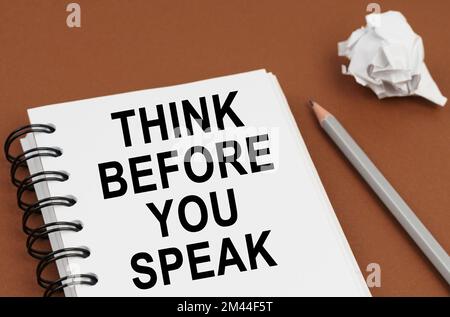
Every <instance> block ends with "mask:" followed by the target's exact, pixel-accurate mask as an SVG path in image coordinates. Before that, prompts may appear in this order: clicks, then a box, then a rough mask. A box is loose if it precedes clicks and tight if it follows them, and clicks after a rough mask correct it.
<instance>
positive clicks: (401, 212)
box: [310, 101, 450, 285]
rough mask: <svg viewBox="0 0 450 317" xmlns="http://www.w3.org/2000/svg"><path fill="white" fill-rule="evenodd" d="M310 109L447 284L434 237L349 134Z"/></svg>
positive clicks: (443, 255)
mask: <svg viewBox="0 0 450 317" xmlns="http://www.w3.org/2000/svg"><path fill="white" fill-rule="evenodd" d="M310 104H311V107H312V109H313V110H314V113H315V115H316V117H317V120H318V121H319V123H320V125H321V126H322V128H323V129H324V130H325V132H326V133H327V134H328V136H329V137H330V138H331V139H332V140H333V141H334V143H335V144H336V145H337V147H338V148H339V149H340V150H341V151H342V153H344V155H345V156H346V157H347V159H348V160H349V161H350V163H351V164H352V165H353V167H355V168H356V170H357V171H358V172H359V174H360V175H361V176H362V177H363V178H364V180H365V181H366V182H367V183H368V184H369V186H370V187H371V188H372V189H373V191H374V192H375V193H376V194H377V196H378V197H379V198H380V200H381V201H382V202H383V203H384V205H385V206H386V207H387V208H388V209H389V211H390V212H391V213H392V215H393V216H394V217H395V218H396V219H397V221H398V222H399V223H400V224H401V226H402V227H403V228H404V229H405V230H406V232H407V233H408V234H409V236H410V237H411V238H412V239H413V240H414V242H415V243H416V244H417V246H418V247H419V248H420V249H421V250H422V252H423V253H424V254H425V255H426V256H427V258H428V259H429V260H430V261H431V263H432V264H433V265H434V267H435V268H436V269H437V270H438V271H439V273H440V274H441V275H442V276H443V277H444V279H445V280H446V281H447V284H449V285H450V258H449V256H448V254H447V252H446V251H445V250H444V249H443V248H442V246H441V245H440V244H439V243H438V242H437V241H436V239H435V238H434V237H433V235H432V234H431V233H430V231H428V229H427V228H426V227H425V226H424V225H423V223H422V222H421V221H420V220H419V218H417V216H416V215H415V214H414V212H413V211H412V210H411V208H410V207H409V206H408V205H407V204H406V202H405V201H404V200H403V199H402V198H401V197H400V195H399V194H398V193H397V191H396V190H395V189H394V187H392V185H391V184H390V183H389V182H388V181H387V180H386V178H385V177H384V176H383V174H381V172H380V171H379V170H378V168H377V167H376V166H375V165H374V164H373V163H372V161H371V160H370V159H369V158H368V157H367V155H366V154H365V153H364V151H363V150H362V149H361V148H360V147H359V146H358V144H357V143H356V142H355V141H354V140H353V138H352V137H351V136H350V134H348V132H347V131H346V130H345V129H344V127H343V126H342V125H341V124H340V123H339V121H338V120H337V119H336V118H335V117H334V116H333V115H332V114H331V113H329V112H328V111H327V110H325V109H324V108H323V107H321V106H320V105H319V104H318V103H316V102H314V101H310Z"/></svg>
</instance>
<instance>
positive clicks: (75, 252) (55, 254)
mask: <svg viewBox="0 0 450 317" xmlns="http://www.w3.org/2000/svg"><path fill="white" fill-rule="evenodd" d="M55 130H56V128H55V127H53V126H51V125H48V124H30V125H26V126H23V127H21V128H19V129H17V130H14V131H13V132H12V133H11V134H10V135H9V136H8V137H7V138H6V141H5V144H4V148H3V150H4V153H5V156H6V159H7V160H8V161H9V162H10V163H11V170H10V177H11V182H12V183H13V184H14V185H15V186H16V187H17V204H18V206H19V208H20V209H21V210H23V216H22V230H23V232H25V234H27V235H28V238H27V240H26V248H27V252H28V254H30V255H31V256H32V257H34V258H36V259H38V260H39V263H38V265H37V268H36V277H37V282H38V284H39V285H40V286H41V287H43V288H44V289H45V291H44V296H45V297H49V296H52V295H53V294H55V293H57V292H60V291H62V290H64V288H66V287H69V286H74V285H91V286H92V285H95V284H97V282H98V279H97V277H96V276H95V275H94V274H91V273H88V274H71V275H68V276H63V277H61V278H59V279H57V280H53V281H52V280H49V279H48V278H45V277H44V272H45V271H46V268H47V267H48V266H49V265H51V264H52V263H55V262H56V261H58V260H61V259H64V258H73V257H78V258H87V257H88V256H89V255H90V251H89V250H88V249H87V248H85V247H67V248H62V249H59V250H56V251H52V250H42V249H40V248H38V247H37V246H36V242H37V241H39V240H47V239H48V237H49V235H50V234H52V233H56V232H63V231H72V232H78V231H80V230H82V229H83V225H82V224H81V223H79V222H75V221H73V222H71V221H55V222H50V223H46V224H44V225H41V226H39V227H36V228H33V227H30V225H29V224H28V222H29V219H30V217H32V216H33V215H37V214H41V213H42V212H41V211H42V209H44V208H46V207H51V206H64V207H71V206H73V205H74V204H75V203H76V199H75V198H73V197H70V196H52V197H47V198H43V199H39V200H38V201H36V202H29V201H25V200H24V198H23V195H24V193H25V192H30V191H34V186H35V185H36V184H38V183H41V182H53V181H56V182H65V181H67V180H68V179H69V175H68V174H67V173H66V172H62V171H43V172H38V173H34V174H31V175H29V176H27V177H25V178H23V179H19V178H18V177H17V172H18V170H19V169H20V168H24V167H26V166H27V165H26V163H27V161H28V160H30V159H32V158H36V157H44V156H45V157H55V158H56V157H59V156H61V155H62V151H61V150H60V149H59V148H56V147H36V148H33V149H30V150H27V151H25V152H23V153H19V154H16V155H13V154H11V152H10V149H11V145H12V144H13V143H14V141H16V140H18V139H19V138H21V137H23V136H25V135H27V134H29V133H47V134H51V133H53V132H55Z"/></svg>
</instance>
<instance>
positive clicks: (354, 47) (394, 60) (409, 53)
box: [338, 11, 447, 106]
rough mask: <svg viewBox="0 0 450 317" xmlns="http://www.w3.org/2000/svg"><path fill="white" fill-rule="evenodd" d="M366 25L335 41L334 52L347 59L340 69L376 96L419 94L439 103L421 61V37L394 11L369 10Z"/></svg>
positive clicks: (440, 97) (439, 97)
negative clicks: (348, 61) (347, 63)
mask: <svg viewBox="0 0 450 317" xmlns="http://www.w3.org/2000/svg"><path fill="white" fill-rule="evenodd" d="M366 22H367V25H366V26H365V27H362V28H360V29H358V30H356V31H354V32H353V33H352V34H351V36H350V37H349V38H348V40H347V41H343V42H340V43H338V55H339V56H346V57H348V59H350V64H349V65H348V67H346V66H345V65H342V73H343V74H345V75H351V76H354V78H355V80H356V82H358V83H359V84H361V85H363V86H366V87H369V88H370V89H372V90H373V92H375V94H376V95H377V96H378V98H380V99H381V98H386V97H394V96H395V97H401V96H411V95H417V96H422V97H424V98H426V99H428V100H430V101H432V102H434V103H436V104H438V105H440V106H444V105H445V103H446V102H447V98H446V97H444V96H443V95H442V94H441V92H440V91H439V88H438V87H437V85H436V83H435V82H434V80H433V78H432V77H431V75H430V72H429V71H428V69H427V66H426V65H425V62H424V47H423V42H422V38H421V37H420V36H419V35H417V34H416V33H414V31H413V29H412V28H411V26H410V25H409V24H408V22H407V21H406V18H405V17H404V16H403V15H402V14H401V13H400V12H396V11H388V12H384V13H372V14H369V15H367V16H366Z"/></svg>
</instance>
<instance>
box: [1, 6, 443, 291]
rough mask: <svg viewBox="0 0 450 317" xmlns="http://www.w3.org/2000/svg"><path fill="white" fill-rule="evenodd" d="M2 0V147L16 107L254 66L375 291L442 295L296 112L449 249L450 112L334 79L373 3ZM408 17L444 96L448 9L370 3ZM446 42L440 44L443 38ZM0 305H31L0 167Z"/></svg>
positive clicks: (22, 109) (11, 197)
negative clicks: (290, 119) (284, 107)
mask: <svg viewBox="0 0 450 317" xmlns="http://www.w3.org/2000/svg"><path fill="white" fill-rule="evenodd" d="M69 2H70V1H49V0H47V1H33V2H31V1H17V0H16V1H14V2H13V1H6V0H1V1H0V43H1V44H0V45H1V49H0V107H1V114H0V138H1V139H2V140H3V139H4V138H5V137H6V135H7V133H8V132H9V131H11V130H12V129H14V128H15V127H17V126H20V125H23V124H25V123H27V117H26V109H27V108H28V107H30V106H38V105H45V104H51V103H56V102H62V101H67V100H75V99H83V98H88V97H95V96H101V95H107V94H112V93H119V92H125V91H130V90H137V89H144V88H152V87H157V86H165V85H170V84H176V83H183V82H189V81H193V80H198V79H205V78H209V77H214V76H219V75H225V74H232V73H237V72H242V71H247V70H253V69H258V68H266V69H268V70H270V71H272V72H274V73H275V74H276V75H277V76H278V78H279V80H280V82H281V85H282V87H283V89H284V92H285V94H286V96H287V98H288V101H289V103H290V105H291V108H292V112H293V113H294V115H295V117H296V120H297V123H298V124H299V126H300V130H301V132H302V134H303V137H304V139H305V141H306V144H307V145H308V148H309V150H310V152H311V155H312V158H313V160H314V162H315V165H316V167H317V169H318V171H319V174H320V176H321V178H322V181H323V184H324V186H325V188H326V190H327V192H328V195H329V197H330V200H331V202H332V204H333V206H334V208H335V211H336V213H337V215H338V217H339V220H340V222H341V224H342V227H343V229H344V231H345V233H346V235H347V238H348V240H349V242H350V245H351V247H352V249H353V251H354V254H355V256H356V259H357V260H358V263H359V265H360V267H361V269H362V270H363V272H364V271H365V268H366V266H367V264H369V263H371V262H377V263H379V264H380V265H381V268H382V287H381V288H378V289H372V293H373V294H374V295H384V296H390V295H441V296H442V295H443V296H448V295H450V291H449V288H448V287H447V286H446V284H445V282H444V281H443V279H441V278H440V276H439V275H438V273H437V272H436V271H435V270H434V269H433V267H432V266H431V264H430V263H429V262H428V261H427V259H426V258H425V257H424V256H423V255H422V254H421V252H420V251H419V250H418V248H417V247H416V246H415V245H414V244H413V242H412V241H411V240H410V239H409V238H408V236H407V235H406V234H405V233H404V232H403V230H402V229H401V227H400V226H399V225H398V224H397V223H396V222H395V221H394V219H393V217H392V216H391V215H390V214H389V212H388V211H387V210H386V208H384V207H383V205H382V204H381V203H380V202H379V201H378V200H377V198H376V197H375V196H374V195H373V194H372V193H371V191H370V190H369V189H368V187H367V186H366V185H365V184H364V182H363V181H362V180H361V178H360V177H359V176H358V175H357V173H356V172H355V171H354V170H353V169H352V168H351V167H350V165H349V164H348V163H347V162H346V161H345V159H344V158H343V156H342V155H340V154H339V153H338V152H337V150H336V149H335V147H334V146H333V144H332V143H331V142H330V141H329V140H328V139H327V137H326V136H325V135H324V133H322V131H321V130H320V129H319V127H318V124H317V122H316V121H315V118H314V116H313V114H312V113H311V112H310V109H308V108H307V107H306V106H305V103H306V100H307V99H308V98H309V97H310V96H312V97H314V98H316V99H317V101H318V102H320V103H321V104H322V105H324V106H326V107H328V109H329V110H330V111H331V112H333V113H334V114H335V115H336V116H337V117H338V118H339V119H340V120H341V122H342V123H343V124H344V125H345V126H346V127H347V129H348V130H349V131H350V133H351V134H352V135H353V136H354V137H355V139H356V140H357V141H358V142H359V143H360V144H361V146H362V147H363V148H364V149H365V150H366V152H367V153H368V154H369V156H370V157H371V158H372V159H373V161H374V162H375V163H376V164H377V165H378V166H379V168H380V169H381V170H382V171H383V172H384V173H385V175H386V177H387V178H388V179H389V180H391V182H392V183H393V185H394V186H395V187H396V188H398V190H399V192H400V193H401V194H402V195H403V196H404V197H405V199H406V200H407V201H408V202H409V204H410V205H411V207H412V208H413V209H414V210H415V211H416V213H417V215H418V216H419V218H420V219H421V220H422V221H423V222H424V224H425V225H426V226H427V227H428V228H429V229H430V231H431V232H432V233H433V234H434V235H435V236H436V238H437V239H438V240H439V241H440V242H441V243H442V245H443V246H444V247H445V248H446V250H447V251H448V250H449V249H450V235H449V233H448V232H449V225H450V212H449V210H450V194H449V185H450V109H449V108H448V107H450V105H448V106H447V107H446V108H443V109H441V108H438V107H436V106H433V105H431V104H430V103H428V102H426V101H424V100H421V99H419V98H403V99H395V100H394V99H393V100H385V101H379V100H378V99H377V98H376V97H375V96H374V95H373V94H372V93H371V92H370V91H369V90H367V89H365V88H363V87H360V86H359V85H357V84H356V83H355V82H354V81H353V79H352V78H350V77H344V76H342V75H341V74H340V65H341V63H343V62H344V60H343V59H341V58H338V57H337V56H336V55H337V54H336V50H337V48H336V43H337V42H338V41H340V40H344V39H346V38H347V37H348V36H349V35H350V33H351V31H353V30H354V29H356V28H357V27H359V26H361V25H363V24H365V22H364V15H365V7H366V5H367V3H368V2H369V1H367V2H366V1H348V0H346V1H299V0H297V1H261V0H254V1H244V0H240V1H237V0H236V1H207V0H205V1H195V0H190V1H167V0H161V1H143V0H142V1H137V0H135V1H112V0H109V1H86V0H84V1H81V0H79V1H77V2H78V3H79V4H80V5H81V9H82V28H81V29H69V28H67V27H66V25H65V19H66V16H67V13H66V12H65V6H66V4H67V3H69ZM378 2H379V3H380V4H381V7H382V9H383V11H386V10H390V9H396V10H399V11H401V12H403V13H404V14H405V16H406V17H407V18H408V20H409V22H410V23H411V25H412V26H413V28H414V30H415V31H416V32H417V33H418V34H420V35H421V36H422V37H423V39H424V43H425V50H426V62H427V65H428V66H429V69H430V71H431V73H432V75H433V77H434V78H435V80H436V82H437V83H438V84H439V87H440V88H441V90H442V92H443V94H444V95H446V96H450V89H449V87H450V62H449V59H448V56H450V42H449V41H448V33H444V32H447V31H446V30H449V29H450V19H448V12H449V10H450V2H449V1H445V0H442V1H401V2H400V1H378ZM444 39H445V40H444ZM0 201H1V210H0V212H1V217H0V250H1V252H0V295H25V296H26V295H40V294H41V290H40V289H39V287H38V286H37V284H36V282H35V277H34V268H35V265H36V261H35V260H33V259H31V258H30V257H29V256H28V255H27V254H26V252H25V247H24V243H25V238H24V235H23V234H22V232H21V231H20V213H19V211H18V209H17V207H16V202H15V189H14V188H13V186H12V185H10V183H9V179H8V164H7V163H6V161H5V160H3V159H2V160H1V162H0Z"/></svg>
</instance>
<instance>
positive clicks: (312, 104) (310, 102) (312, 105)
mask: <svg viewBox="0 0 450 317" xmlns="http://www.w3.org/2000/svg"><path fill="white" fill-rule="evenodd" d="M308 106H310V107H311V108H312V107H314V101H313V100H312V99H309V100H308Z"/></svg>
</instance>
